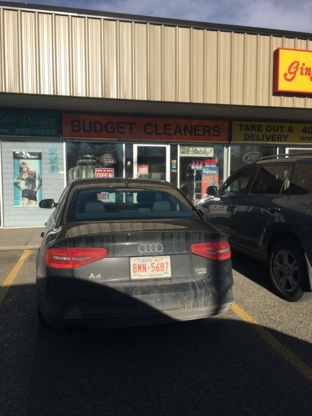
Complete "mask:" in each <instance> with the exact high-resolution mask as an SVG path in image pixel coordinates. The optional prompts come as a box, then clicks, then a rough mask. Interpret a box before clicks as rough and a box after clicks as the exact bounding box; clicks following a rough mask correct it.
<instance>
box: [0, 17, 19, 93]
mask: <svg viewBox="0 0 312 416" xmlns="http://www.w3.org/2000/svg"><path fill="white" fill-rule="evenodd" d="M19 32H20V25H19V12H17V11H9V10H5V11H4V13H3V34H4V35H3V51H4V53H3V55H4V91H5V92H21V88H20V56H19V38H20V36H19Z"/></svg>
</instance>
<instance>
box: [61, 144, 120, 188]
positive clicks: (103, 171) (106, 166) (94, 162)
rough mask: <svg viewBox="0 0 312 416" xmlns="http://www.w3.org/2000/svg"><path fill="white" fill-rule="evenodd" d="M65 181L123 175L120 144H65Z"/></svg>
mask: <svg viewBox="0 0 312 416" xmlns="http://www.w3.org/2000/svg"><path fill="white" fill-rule="evenodd" d="M66 161H67V180H68V181H70V180H73V179H81V178H94V177H102V178H113V177H118V176H122V175H123V166H122V144H121V143H94V142H68V143H66Z"/></svg>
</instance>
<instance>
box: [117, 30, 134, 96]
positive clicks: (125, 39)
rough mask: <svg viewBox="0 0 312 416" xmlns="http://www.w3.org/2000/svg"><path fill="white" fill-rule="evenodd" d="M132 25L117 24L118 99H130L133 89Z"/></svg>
mask: <svg viewBox="0 0 312 416" xmlns="http://www.w3.org/2000/svg"><path fill="white" fill-rule="evenodd" d="M132 45H133V36H132V23H126V22H120V23H119V44H118V49H119V62H120V64H119V85H120V88H119V91H118V98H122V99H125V98H126V99H132V98H133V96H132V87H133V79H132V76H133V66H132V65H133V51H132V49H133V48H132Z"/></svg>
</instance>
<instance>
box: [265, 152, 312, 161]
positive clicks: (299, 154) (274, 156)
mask: <svg viewBox="0 0 312 416" xmlns="http://www.w3.org/2000/svg"><path fill="white" fill-rule="evenodd" d="M309 155H310V156H309ZM298 156H300V157H304V156H309V157H311V156H312V150H311V151H309V150H308V151H306V152H302V153H293V154H291V153H282V154H280V155H271V156H264V157H261V158H260V159H259V160H267V159H279V158H281V159H283V158H287V157H292V158H296V157H298Z"/></svg>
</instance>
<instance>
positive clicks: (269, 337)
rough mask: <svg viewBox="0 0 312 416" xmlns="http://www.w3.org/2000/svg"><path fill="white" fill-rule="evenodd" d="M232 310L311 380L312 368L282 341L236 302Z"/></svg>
mask: <svg viewBox="0 0 312 416" xmlns="http://www.w3.org/2000/svg"><path fill="white" fill-rule="evenodd" d="M231 309H232V311H233V312H234V313H235V314H236V315H238V316H239V317H240V318H242V319H243V320H244V321H245V322H247V323H248V324H250V325H252V328H253V329H254V330H255V331H256V332H257V333H258V334H259V335H260V337H261V338H263V339H264V340H265V341H266V342H267V343H268V344H269V345H270V346H271V347H272V348H274V350H275V351H276V352H277V353H278V354H279V355H281V356H282V357H283V358H284V359H285V360H286V361H288V362H289V363H290V364H291V365H292V366H293V367H295V369H296V370H297V371H299V373H300V374H302V375H303V376H304V377H305V378H306V379H308V380H309V381H311V382H312V368H311V367H309V366H308V365H307V364H305V363H304V362H303V361H301V360H300V359H299V358H298V357H297V356H296V355H295V354H293V353H292V352H291V351H289V350H288V349H287V348H286V347H285V346H284V345H283V344H282V343H280V342H279V341H278V340H277V339H276V338H275V337H274V336H273V335H271V334H270V333H269V331H268V330H266V329H264V328H263V326H261V324H260V323H259V322H257V321H256V320H255V319H254V318H253V317H252V316H250V315H248V313H247V312H245V311H244V310H243V309H242V308H240V307H239V306H238V305H237V304H236V303H233V304H232V307H231Z"/></svg>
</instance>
